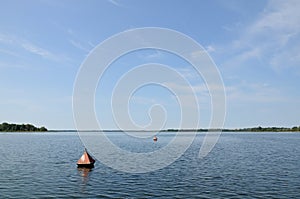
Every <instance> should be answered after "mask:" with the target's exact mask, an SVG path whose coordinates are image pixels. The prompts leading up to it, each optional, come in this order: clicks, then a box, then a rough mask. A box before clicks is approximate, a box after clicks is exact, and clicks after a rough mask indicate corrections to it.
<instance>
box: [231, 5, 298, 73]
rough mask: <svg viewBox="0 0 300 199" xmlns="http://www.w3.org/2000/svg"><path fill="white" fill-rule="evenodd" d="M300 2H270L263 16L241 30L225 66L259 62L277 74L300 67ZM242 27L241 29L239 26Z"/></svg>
mask: <svg viewBox="0 0 300 199" xmlns="http://www.w3.org/2000/svg"><path fill="white" fill-rule="evenodd" d="M299 9H300V1H297V0H291V1H278V0H271V1H269V3H268V4H267V6H266V8H265V9H264V11H263V12H262V13H261V15H260V16H259V17H258V18H257V19H256V20H255V21H254V22H253V23H251V24H249V25H248V26H246V27H244V28H242V29H243V30H242V31H241V36H240V37H239V38H238V39H237V40H235V41H233V42H232V46H231V48H230V49H231V50H230V53H231V54H232V56H231V58H229V60H228V62H227V63H226V65H240V66H242V65H245V64H246V63H247V62H248V61H251V60H259V61H261V62H263V63H264V64H266V65H269V66H271V67H272V68H273V69H274V70H275V71H280V70H282V69H286V68H293V67H295V66H297V65H299V64H300V56H299V51H300V43H299V41H300V40H299V38H300V23H299V21H300V12H299ZM240 28H241V27H240Z"/></svg>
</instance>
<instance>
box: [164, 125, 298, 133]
mask: <svg viewBox="0 0 300 199" xmlns="http://www.w3.org/2000/svg"><path fill="white" fill-rule="evenodd" d="M162 131H168V132H178V131H197V132H208V131H224V132H300V126H294V127H291V128H287V127H261V126H258V127H253V128H240V129H168V130H162Z"/></svg>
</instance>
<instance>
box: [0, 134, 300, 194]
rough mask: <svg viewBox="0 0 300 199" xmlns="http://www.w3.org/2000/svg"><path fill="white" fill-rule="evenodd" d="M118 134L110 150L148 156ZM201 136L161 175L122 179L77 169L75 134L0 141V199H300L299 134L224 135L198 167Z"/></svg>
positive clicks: (110, 172)
mask: <svg viewBox="0 0 300 199" xmlns="http://www.w3.org/2000/svg"><path fill="white" fill-rule="evenodd" d="M119 134H120V133H115V134H112V135H113V136H111V137H112V140H113V142H115V143H118V144H120V145H123V147H125V148H126V146H127V147H128V148H131V149H132V150H133V151H139V150H140V148H141V147H144V148H147V144H145V143H143V144H142V145H141V144H137V142H130V141H129V140H128V139H124V136H123V137H122V136H120V135H119ZM204 135H205V134H198V135H197V137H196V139H195V140H194V142H193V144H192V146H191V147H190V148H189V149H188V150H187V151H186V153H184V154H183V156H182V157H181V158H179V159H178V160H177V161H175V162H174V163H173V164H171V165H169V166H168V167H165V168H163V169H160V170H157V171H154V172H150V173H145V174H129V173H124V172H120V171H117V170H114V169H111V168H109V167H107V166H105V165H103V164H102V163H101V162H99V161H97V162H96V163H95V168H93V169H92V170H88V169H78V168H77V166H76V161H77V160H78V158H79V157H80V156H81V154H82V152H83V148H84V146H83V145H82V143H81V141H80V138H79V136H78V134H77V133H68V132H60V133H58V132H53V133H0V161H1V164H0V198H214V199H215V198H300V133H223V134H222V135H221V137H220V139H219V142H218V143H217V144H216V146H215V148H214V149H213V150H212V151H211V153H209V155H208V156H207V157H205V158H204V159H199V158H198V153H199V149H200V146H201V143H202V140H203V138H204ZM185 136H189V135H188V134H187V135H185ZM169 137H170V133H165V134H160V135H159V140H158V142H157V143H156V144H157V145H159V144H166V143H167V142H168V141H169V140H170V139H169ZM164 142H165V143H164ZM153 144H154V143H153V141H152V140H151V139H149V146H150V145H151V146H153Z"/></svg>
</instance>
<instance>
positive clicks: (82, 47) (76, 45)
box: [69, 39, 91, 53]
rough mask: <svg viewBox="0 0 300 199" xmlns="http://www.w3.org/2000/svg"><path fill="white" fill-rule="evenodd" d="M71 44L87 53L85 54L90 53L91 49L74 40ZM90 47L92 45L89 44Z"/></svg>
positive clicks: (70, 40)
mask: <svg viewBox="0 0 300 199" xmlns="http://www.w3.org/2000/svg"><path fill="white" fill-rule="evenodd" d="M69 42H70V43H71V44H72V45H73V46H74V47H75V48H78V49H79V50H82V51H85V52H87V53H88V52H90V51H91V49H89V48H86V47H84V46H83V45H82V44H81V43H80V42H77V41H74V40H72V39H69ZM89 45H90V44H89Z"/></svg>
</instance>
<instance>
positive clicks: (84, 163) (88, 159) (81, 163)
mask: <svg viewBox="0 0 300 199" xmlns="http://www.w3.org/2000/svg"><path fill="white" fill-rule="evenodd" d="M94 163H95V160H94V159H93V158H92V156H90V154H88V152H87V150H86V149H84V153H83V155H82V156H81V157H80V158H79V160H78V161H77V166H78V167H85V168H93V167H94Z"/></svg>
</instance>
